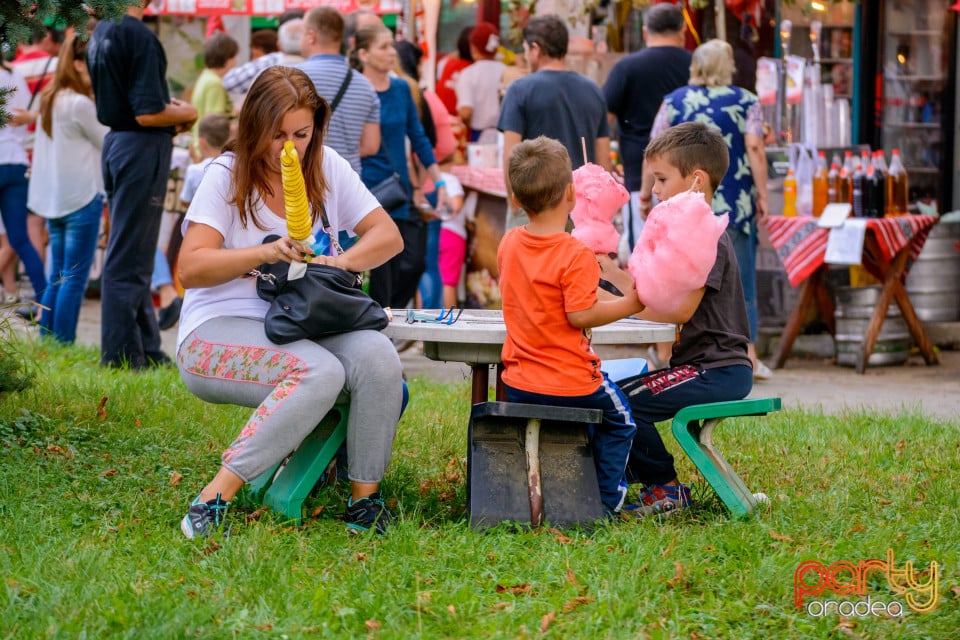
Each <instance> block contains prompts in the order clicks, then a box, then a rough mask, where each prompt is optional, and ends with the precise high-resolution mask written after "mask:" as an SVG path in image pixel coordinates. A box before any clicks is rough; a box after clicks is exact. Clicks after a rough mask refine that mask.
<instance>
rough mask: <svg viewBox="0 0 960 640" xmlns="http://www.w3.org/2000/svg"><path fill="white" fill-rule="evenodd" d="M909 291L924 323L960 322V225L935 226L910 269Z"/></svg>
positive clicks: (950, 223) (958, 223)
mask: <svg viewBox="0 0 960 640" xmlns="http://www.w3.org/2000/svg"><path fill="white" fill-rule="evenodd" d="M906 289H907V294H908V295H909V296H910V301H911V302H912V303H913V308H914V309H915V310H916V312H917V317H918V318H920V319H921V320H923V321H925V322H953V321H955V320H960V222H947V223H942V222H941V223H940V224H937V225H934V227H933V230H932V231H930V235H929V236H928V237H927V242H926V244H924V245H923V251H922V252H921V253H920V255H919V256H918V257H917V260H916V262H914V263H913V266H912V267H910V272H909V273H908V274H907V282H906Z"/></svg>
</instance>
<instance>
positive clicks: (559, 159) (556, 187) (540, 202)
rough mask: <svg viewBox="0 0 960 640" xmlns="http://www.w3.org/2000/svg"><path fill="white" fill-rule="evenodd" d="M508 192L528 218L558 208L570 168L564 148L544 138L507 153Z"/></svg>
mask: <svg viewBox="0 0 960 640" xmlns="http://www.w3.org/2000/svg"><path fill="white" fill-rule="evenodd" d="M507 180H508V181H509V182H510V191H512V192H513V195H514V197H515V198H516V199H517V202H518V203H519V204H520V206H521V207H523V210H524V211H525V212H526V213H527V215H536V214H538V213H540V212H541V211H546V210H547V209H550V208H552V207H555V206H557V205H558V204H560V201H561V200H562V199H563V194H564V191H565V190H566V188H567V185H569V184H570V183H572V182H573V168H572V165H571V164H570V154H569V153H567V148H566V147H564V146H563V145H562V144H560V143H559V142H558V141H556V140H554V139H552V138H548V137H546V136H539V137H537V138H534V139H533V140H524V141H523V142H521V143H520V144H518V145H517V146H515V147H514V148H513V150H512V151H511V152H510V159H509V161H508V163H507Z"/></svg>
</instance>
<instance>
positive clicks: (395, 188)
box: [370, 172, 410, 211]
mask: <svg viewBox="0 0 960 640" xmlns="http://www.w3.org/2000/svg"><path fill="white" fill-rule="evenodd" d="M370 193H372V194H373V197H374V198H376V199H377V200H378V201H379V202H380V206H381V207H383V208H384V209H386V210H387V211H395V210H396V209H399V208H400V207H402V206H403V205H405V204H407V203H408V202H410V199H409V198H408V197H407V190H406V189H405V188H404V187H403V183H402V182H401V181H400V174H398V173H397V172H394V173H393V174H392V175H391V176H390V177H389V178H387V179H385V180H381V181H380V182H378V183H377V184H375V185H373V186H372V187H370Z"/></svg>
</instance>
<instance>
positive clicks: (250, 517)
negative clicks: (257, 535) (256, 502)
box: [246, 507, 269, 522]
mask: <svg viewBox="0 0 960 640" xmlns="http://www.w3.org/2000/svg"><path fill="white" fill-rule="evenodd" d="M268 509H269V508H268V507H260V508H259V509H257V510H256V511H253V512H252V513H248V514H247V517H246V521H247V522H256V521H257V520H259V519H260V518H262V517H263V514H265V513H266V512H267V511H268Z"/></svg>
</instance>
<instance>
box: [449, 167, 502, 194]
mask: <svg viewBox="0 0 960 640" xmlns="http://www.w3.org/2000/svg"><path fill="white" fill-rule="evenodd" d="M450 173H452V174H453V175H455V176H456V177H457V180H459V181H460V184H462V185H463V186H464V188H465V189H474V190H476V191H483V192H485V193H489V194H491V195H494V196H499V197H501V198H506V197H507V187H506V185H505V184H504V182H503V169H500V168H498V167H470V166H467V165H455V166H453V167H451V168H450Z"/></svg>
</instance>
